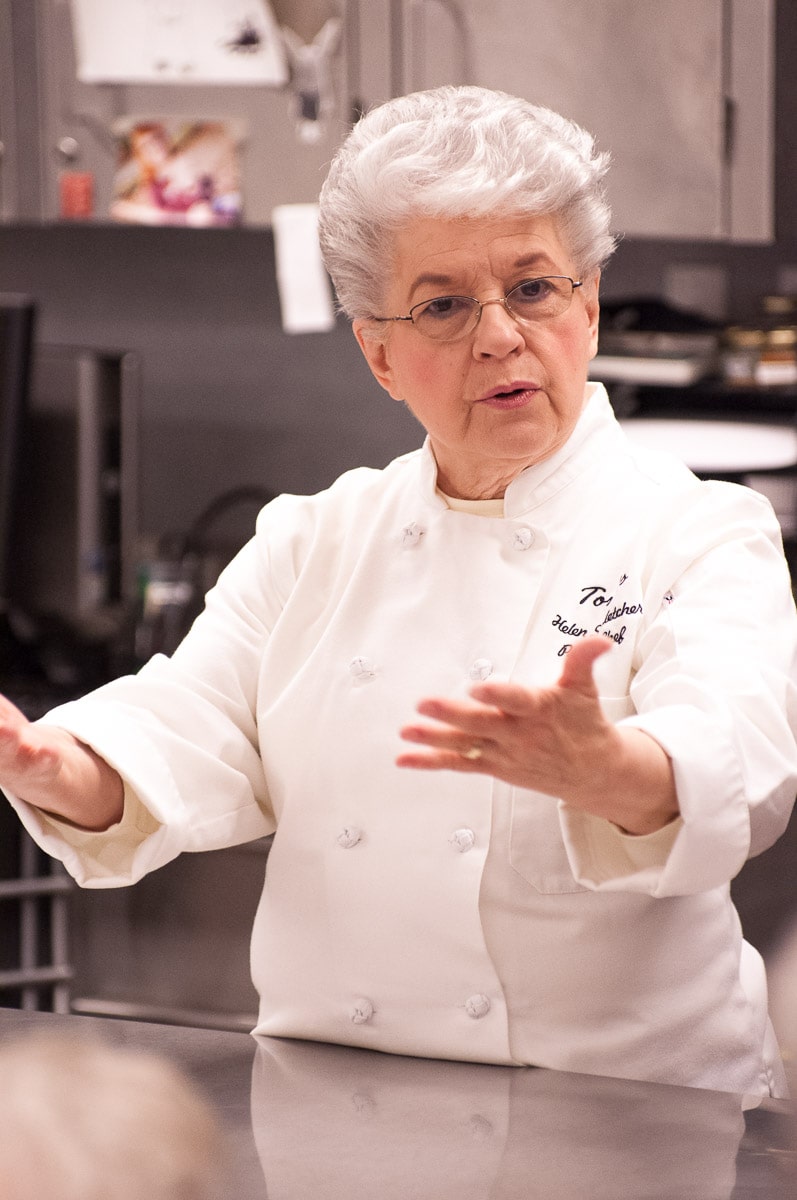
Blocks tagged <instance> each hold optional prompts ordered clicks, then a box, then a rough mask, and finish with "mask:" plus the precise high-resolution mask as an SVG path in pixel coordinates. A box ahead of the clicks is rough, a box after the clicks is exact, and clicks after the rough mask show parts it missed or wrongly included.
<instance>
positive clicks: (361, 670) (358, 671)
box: [349, 654, 376, 683]
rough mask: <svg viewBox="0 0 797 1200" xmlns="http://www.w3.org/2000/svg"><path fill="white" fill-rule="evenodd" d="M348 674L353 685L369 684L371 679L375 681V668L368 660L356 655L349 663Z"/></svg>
mask: <svg viewBox="0 0 797 1200" xmlns="http://www.w3.org/2000/svg"><path fill="white" fill-rule="evenodd" d="M349 674H350V675H351V677H352V679H353V680H354V682H355V683H370V681H371V680H372V679H376V667H375V666H374V664H373V663H372V661H371V659H370V658H365V657H364V656H363V655H361V654H358V655H357V657H356V658H353V659H352V660H351V662H350V663H349Z"/></svg>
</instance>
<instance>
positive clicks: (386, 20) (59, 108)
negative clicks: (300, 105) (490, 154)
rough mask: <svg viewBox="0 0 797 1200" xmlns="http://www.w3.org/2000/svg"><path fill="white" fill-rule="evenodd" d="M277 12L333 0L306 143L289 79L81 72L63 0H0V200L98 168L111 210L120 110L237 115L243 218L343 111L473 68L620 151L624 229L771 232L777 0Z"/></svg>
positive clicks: (326, 142)
mask: <svg viewBox="0 0 797 1200" xmlns="http://www.w3.org/2000/svg"><path fill="white" fill-rule="evenodd" d="M273 7H274V10H275V13H276V15H277V18H278V19H279V20H280V21H282V22H283V23H285V24H290V21H291V20H292V19H293V17H294V16H295V15H296V13H298V12H299V11H300V10H301V12H302V13H303V15H304V17H305V18H307V16H308V13H317V20H318V24H319V25H320V24H321V23H322V22H323V20H324V19H325V18H326V17H327V16H329V14H330V12H333V13H335V14H336V15H338V16H340V17H341V18H342V20H343V28H344V34H343V37H342V39H341V43H340V47H339V50H338V52H337V54H336V55H335V57H334V60H333V66H334V87H335V95H336V111H335V112H334V114H333V116H332V118H331V120H330V121H329V122H328V123H327V125H326V127H325V129H324V133H323V136H322V137H321V138H320V139H319V140H318V141H317V142H316V143H315V144H313V145H308V144H303V143H302V142H301V141H300V140H299V139H298V138H297V136H296V129H295V121H294V116H293V104H294V98H293V96H292V94H291V92H290V90H289V89H285V88H269V87H262V86H261V87H255V86H226V87H225V86H216V87H197V86H195V87H187V86H182V85H173V86H168V85H141V84H139V85H124V86H120V85H108V84H105V85H103V84H85V83H80V82H78V81H77V79H76V75H75V58H74V49H73V38H72V28H71V13H70V4H69V0H0V137H1V138H2V141H3V142H4V144H5V155H4V158H3V160H2V170H0V205H1V206H2V215H3V217H4V218H5V219H16V220H27V219H33V220H52V219H56V218H57V217H58V214H59V177H60V175H61V173H62V172H63V171H64V170H80V171H86V172H88V173H90V174H91V175H92V176H93V177H94V181H95V193H96V194H95V198H94V213H95V219H99V220H103V219H106V217H107V213H108V204H109V195H110V188H111V180H112V176H113V169H114V155H115V143H114V139H113V136H112V134H111V126H112V125H113V123H114V121H115V120H117V119H118V118H120V117H122V116H126V115H129V114H136V115H141V116H142V117H143V116H157V115H167V114H172V115H175V114H182V115H190V116H192V117H195V118H198V119H210V118H220V119H226V120H233V119H236V120H241V121H242V122H243V124H244V127H245V130H246V132H245V138H244V144H243V153H242V164H243V191H244V213H245V220H246V222H247V223H248V224H252V225H268V224H269V223H270V217H271V211H272V209H273V207H274V206H275V205H276V204H281V203H290V202H307V201H313V200H314V199H315V198H316V196H317V194H318V189H319V186H320V183H321V181H322V179H323V176H324V172H325V169H326V164H327V163H328V161H329V158H330V156H331V154H332V153H333V152H334V149H335V147H336V145H337V144H338V143H339V141H340V139H341V138H342V137H343V136H344V134H345V132H346V130H347V128H348V127H349V121H350V117H351V114H352V112H353V111H354V110H355V109H356V108H357V106H358V105H362V106H365V107H368V106H370V105H371V104H373V103H376V102H378V101H381V100H383V99H385V98H387V97H388V96H389V95H393V94H398V93H399V92H404V91H408V90H412V89H415V88H419V87H428V86H434V85H436V84H440V83H446V82H452V83H463V82H474V83H479V84H484V85H486V86H489V87H497V88H502V89H503V90H505V91H510V92H515V93H518V94H520V95H524V96H527V97H528V98H529V99H531V100H533V101H534V102H537V103H542V104H545V105H548V106H550V107H552V108H555V109H558V110H559V111H561V112H564V113H565V114H566V115H568V116H570V117H572V118H573V119H574V120H576V121H578V122H580V123H581V124H583V125H585V126H586V127H587V128H588V129H590V131H591V132H593V133H594V134H595V135H596V137H597V140H598V143H599V145H600V146H601V148H603V149H606V150H609V151H610V152H611V154H612V156H613V160H614V162H613V168H612V172H611V176H610V183H609V189H610V198H611V200H612V204H613V208H614V212H615V222H616V227H617V229H618V231H620V232H622V233H623V234H624V235H626V236H631V237H655V238H679V239H685V238H687V239H701V240H703V239H711V240H723V241H749V242H756V241H758V242H761V241H769V240H772V238H773V236H774V230H773V225H774V218H773V210H774V196H773V192H774V187H773V173H774V167H773V163H774V150H773V125H774V22H775V0H701V3H699V4H695V3H694V0H491V3H490V4H489V5H485V4H484V3H483V0H304V3H303V4H299V0H273Z"/></svg>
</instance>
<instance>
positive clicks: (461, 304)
mask: <svg viewBox="0 0 797 1200" xmlns="http://www.w3.org/2000/svg"><path fill="white" fill-rule="evenodd" d="M468 307H469V302H468V301H467V300H465V299H463V298H462V297H460V296H438V297H437V299H436V300H430V301H429V303H428V304H425V305H424V306H423V308H422V309H421V310H420V312H421V313H423V315H424V316H425V317H439V318H445V317H456V316H459V315H460V314H461V313H463V312H465V311H466V310H467V309H468Z"/></svg>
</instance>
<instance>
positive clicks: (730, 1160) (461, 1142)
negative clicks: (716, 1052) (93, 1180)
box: [0, 1009, 797, 1200]
mask: <svg viewBox="0 0 797 1200" xmlns="http://www.w3.org/2000/svg"><path fill="white" fill-rule="evenodd" d="M41 1028H45V1029H60V1030H63V1029H66V1030H70V1029H73V1030H75V1031H79V1030H81V1031H86V1030H88V1031H92V1032H96V1033H98V1034H99V1035H101V1036H102V1037H104V1038H106V1039H107V1040H108V1041H109V1042H110V1043H112V1044H124V1045H126V1046H134V1047H135V1046H138V1047H141V1048H142V1049H146V1050H148V1051H154V1052H157V1053H160V1054H163V1055H165V1056H166V1057H168V1058H169V1059H172V1060H173V1061H174V1062H176V1063H177V1064H178V1065H179V1066H180V1067H181V1068H182V1069H183V1070H185V1071H186V1072H187V1073H188V1074H189V1075H190V1076H192V1077H193V1078H194V1079H195V1080H196V1081H197V1082H198V1083H199V1084H200V1086H201V1087H202V1089H203V1090H204V1092H205V1093H206V1095H207V1096H208V1097H209V1099H210V1100H211V1102H212V1103H213V1104H214V1105H215V1107H216V1108H217V1110H218V1112H219V1114H220V1117H221V1119H222V1121H223V1123H224V1124H225V1126H226V1127H227V1130H228V1132H229V1137H230V1143H231V1148H232V1155H231V1157H232V1159H233V1162H232V1164H231V1168H230V1186H229V1189H227V1194H228V1195H230V1196H234V1197H235V1198H236V1200H254V1198H257V1200H266V1198H268V1200H308V1198H309V1197H312V1198H313V1200H374V1198H375V1197H379V1200H521V1198H522V1200H787V1198H790V1200H794V1197H795V1196H797V1151H796V1150H795V1141H794V1136H793V1135H794V1125H793V1119H794V1118H793V1113H792V1111H791V1109H790V1108H789V1106H787V1105H786V1104H784V1103H782V1102H774V1101H766V1102H764V1103H762V1104H758V1105H755V1104H754V1105H753V1106H752V1107H750V1106H748V1105H746V1104H745V1102H744V1101H743V1100H742V1098H741V1097H738V1096H733V1095H729V1094H724V1093H718V1092H708V1091H703V1090H699V1089H696V1088H676V1087H668V1086H664V1085H655V1084H645V1083H633V1082H626V1081H622V1080H615V1079H604V1078H598V1077H593V1076H587V1075H572V1074H567V1073H564V1072H555V1071H542V1070H534V1069H522V1068H511V1067H491V1066H481V1065H473V1064H469V1063H453V1062H437V1061H429V1060H425V1059H410V1058H399V1057H394V1056H391V1055H382V1054H375V1053H372V1052H370V1051H364V1050H362V1051H361V1050H352V1049H347V1048H344V1047H338V1046H326V1045H317V1044H314V1043H311V1042H306V1043H303V1042H290V1041H280V1040H273V1039H266V1040H262V1041H260V1042H255V1041H254V1040H253V1039H252V1038H251V1037H250V1036H249V1035H248V1034H245V1033H241V1034H238V1033H226V1032H219V1031H213V1030H197V1029H186V1028H184V1027H178V1026H165V1025H149V1024H144V1023H138V1022H129V1021H114V1020H106V1019H100V1018H91V1017H77V1016H55V1015H52V1014H45V1013H23V1012H19V1011H16V1010H12V1009H0V1039H7V1038H11V1037H14V1036H17V1035H21V1034H23V1033H25V1032H32V1031H34V1030H37V1029H41Z"/></svg>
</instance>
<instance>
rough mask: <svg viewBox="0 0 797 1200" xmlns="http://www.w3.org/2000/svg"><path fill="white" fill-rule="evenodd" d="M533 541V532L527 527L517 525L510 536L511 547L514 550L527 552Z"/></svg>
mask: <svg viewBox="0 0 797 1200" xmlns="http://www.w3.org/2000/svg"><path fill="white" fill-rule="evenodd" d="M533 541H534V530H533V529H529V527H528V525H518V527H517V529H516V530H515V531H514V532H513V534H512V547H513V549H515V550H528V548H529V546H530V545H531V544H532V542H533Z"/></svg>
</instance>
